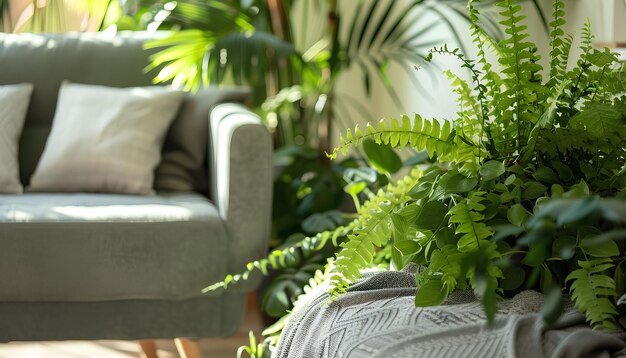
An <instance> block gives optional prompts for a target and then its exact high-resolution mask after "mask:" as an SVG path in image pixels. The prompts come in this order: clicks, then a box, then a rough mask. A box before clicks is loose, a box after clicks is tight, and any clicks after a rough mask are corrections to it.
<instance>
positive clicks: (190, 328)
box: [0, 292, 246, 342]
mask: <svg viewBox="0 0 626 358" xmlns="http://www.w3.org/2000/svg"><path fill="white" fill-rule="evenodd" d="M245 298H246V296H245V294H241V293H239V294H233V293H230V292H225V293H224V295H222V296H220V297H213V298H212V297H203V298H195V299H189V300H181V301H179V300H175V301H174V300H123V301H106V302H2V303H1V304H0V316H1V317H2V319H1V320H0V342H9V341H55V340H67V339H69V338H71V339H74V340H78V339H80V340H94V339H123V340H136V339H156V338H165V339H171V338H173V337H188V338H203V337H216V336H229V335H231V334H233V333H234V332H235V331H236V330H237V328H238V327H239V322H241V320H242V318H243V313H244V309H243V307H244V304H245Z"/></svg>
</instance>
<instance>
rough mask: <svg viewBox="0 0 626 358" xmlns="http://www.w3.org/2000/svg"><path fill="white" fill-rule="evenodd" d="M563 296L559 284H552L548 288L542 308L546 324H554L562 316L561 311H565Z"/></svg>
mask: <svg viewBox="0 0 626 358" xmlns="http://www.w3.org/2000/svg"><path fill="white" fill-rule="evenodd" d="M562 296H563V295H562V293H561V288H560V287H559V286H558V285H552V286H550V288H549V289H548V292H547V293H546V295H545V299H544V301H543V309H542V310H541V316H542V317H543V321H544V322H546V324H548V325H552V324H554V323H555V322H556V320H557V319H559V317H560V316H561V313H563V305H562V304H561V298H562Z"/></svg>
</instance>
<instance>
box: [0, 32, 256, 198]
mask: <svg viewBox="0 0 626 358" xmlns="http://www.w3.org/2000/svg"><path fill="white" fill-rule="evenodd" d="M164 35H165V33H156V34H154V33H143V32H127V33H124V32H122V33H118V34H117V35H115V36H112V35H111V34H107V33H70V34H2V33H0V68H2V71H0V84H11V83H19V82H31V83H33V84H34V85H35V89H34V91H33V94H32V99H31V103H30V106H29V109H28V114H27V117H26V123H25V126H24V130H23V134H22V137H21V139H20V153H19V163H20V177H21V180H22V183H23V184H28V183H29V181H30V177H31V175H32V173H33V172H34V170H35V167H36V165H37V162H38V161H39V158H40V156H41V154H42V152H43V149H44V145H45V143H46V138H47V136H48V133H49V132H50V126H51V123H52V119H53V117H54V111H55V108H56V103H57V95H58V92H59V87H60V85H61V83H62V82H63V81H64V80H69V81H72V82H78V83H87V84H97V85H104V86H112V87H136V86H149V85H152V79H153V78H154V76H155V75H156V73H157V72H156V71H150V72H148V73H145V72H144V69H145V68H146V66H147V65H148V63H149V61H148V57H149V56H150V54H152V53H154V52H155V51H156V50H154V49H153V50H144V49H143V43H144V42H145V41H146V40H149V39H154V38H158V37H162V36H164ZM42 48H45V51H43V50H42ZM69 54H71V56H70V55H69ZM208 97H209V98H210V100H209V101H207V98H208ZM245 97H247V91H245V90H243V89H233V88H221V89H218V88H217V87H209V88H208V89H206V90H205V91H201V92H200V96H190V95H189V96H186V98H185V100H184V101H183V104H182V107H181V111H180V113H181V116H179V117H178V118H176V119H175V120H174V122H173V123H172V127H171V129H172V131H171V132H170V134H171V135H168V136H167V137H166V141H165V144H164V147H163V154H162V156H163V159H164V163H163V165H162V166H161V167H159V169H157V172H156V177H155V180H156V182H155V187H156V188H157V189H168V190H178V189H177V188H180V187H183V186H184V187H186V188H193V190H197V191H200V192H206V187H207V184H206V171H207V168H206V166H205V165H204V164H205V162H206V150H207V147H206V145H204V146H202V147H200V146H199V145H198V144H201V143H206V141H207V139H206V138H207V135H208V130H205V129H206V127H207V125H206V120H207V114H208V109H209V108H210V106H212V105H215V104H217V103H220V102H224V101H242V100H243V99H244V98H245ZM187 107H189V108H187ZM204 108H205V109H204ZM185 114H186V115H185ZM188 119H192V123H188V122H187V120H188ZM190 132H193V136H191V137H189V136H186V134H187V133H190ZM183 134H185V135H183ZM198 138H199V140H198ZM198 155H201V157H199V156H198ZM181 158H182V161H178V160H179V159H181ZM198 163H200V164H198ZM198 165H202V167H201V168H199V167H198ZM162 175H165V176H167V177H165V176H164V177H163V178H162Z"/></svg>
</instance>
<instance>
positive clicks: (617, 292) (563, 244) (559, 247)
mask: <svg viewBox="0 0 626 358" xmlns="http://www.w3.org/2000/svg"><path fill="white" fill-rule="evenodd" d="M476 2H477V1H476V0H474V1H470V2H469V5H468V8H469V14H470V19H471V21H472V25H471V30H472V37H473V42H474V44H475V45H476V47H477V49H478V56H477V59H476V60H470V59H468V58H466V57H465V56H464V55H463V54H462V53H461V51H459V50H457V49H450V48H448V47H447V46H443V47H441V48H439V47H437V48H434V49H433V50H432V51H431V55H430V56H428V57H427V60H429V61H430V60H431V59H432V57H433V56H435V55H446V56H453V57H455V58H457V59H458V60H459V61H460V63H461V64H462V67H463V68H465V69H467V71H468V72H469V74H470V80H469V81H467V80H465V79H464V78H463V77H461V76H459V75H457V74H454V73H452V72H447V74H448V77H449V78H450V79H451V81H452V84H453V86H454V88H455V92H456V93H457V94H458V103H459V108H460V109H459V111H458V113H457V117H456V118H455V119H454V120H452V121H438V120H436V119H424V118H421V117H420V116H419V115H415V116H414V118H409V117H407V116H403V117H402V118H401V119H400V120H397V119H389V120H387V119H383V120H381V121H380V123H379V124H378V125H377V126H372V125H367V126H366V127H365V128H364V129H360V128H358V127H357V128H356V129H355V130H354V131H348V132H347V133H346V135H345V136H342V138H341V143H340V146H339V147H338V148H336V149H335V150H334V151H333V152H332V153H331V154H329V156H330V157H331V158H335V157H336V156H337V155H338V154H340V153H344V154H345V153H347V151H348V150H349V149H350V148H356V147H358V146H360V145H361V144H364V143H368V142H372V141H373V142H374V143H377V144H380V145H389V146H392V147H395V148H399V149H401V148H404V147H410V148H414V149H417V150H426V151H427V152H428V154H429V156H431V157H433V158H437V162H436V164H435V165H432V166H430V167H426V168H425V167H423V166H421V167H420V166H417V167H415V168H414V170H412V172H411V173H410V175H408V176H407V177H405V178H404V179H402V180H400V181H398V182H397V183H391V184H389V185H388V186H386V187H385V188H383V189H381V190H379V191H378V192H377V193H371V194H370V195H369V198H368V200H367V201H366V202H365V203H363V205H361V206H360V207H359V210H358V217H357V218H356V219H355V220H354V221H353V222H351V223H350V224H348V225H346V226H342V227H340V229H339V230H337V231H335V232H326V233H321V234H318V235H317V236H314V237H311V238H307V239H305V240H303V241H301V242H299V243H298V245H311V244H312V243H316V242H319V240H328V239H329V238H332V237H334V236H335V235H339V234H341V235H346V236H347V239H346V240H345V242H343V243H342V244H341V247H342V250H341V251H340V252H339V253H338V254H337V255H336V258H335V259H334V260H332V261H331V262H330V263H329V264H328V265H327V267H326V272H325V275H324V276H323V277H321V278H319V279H320V280H321V279H325V280H329V281H330V282H331V287H332V289H331V294H333V295H338V294H341V293H343V292H345V289H346V287H347V286H348V285H349V284H350V283H351V282H354V280H356V279H358V278H359V275H360V273H359V272H360V270H362V269H364V268H367V267H370V266H371V265H372V264H373V263H375V262H376V260H377V257H380V255H381V253H385V254H387V255H388V256H389V257H390V259H391V261H392V262H393V264H394V266H395V267H397V268H402V267H404V266H405V265H407V264H408V263H411V262H414V263H417V264H419V265H421V266H422V267H423V270H421V271H419V273H418V274H417V275H416V280H417V282H418V286H419V288H418V291H417V293H416V296H415V303H416V305H418V306H430V305H438V304H441V303H442V302H444V301H445V299H446V298H447V296H448V295H449V294H450V293H451V292H452V291H454V290H464V289H471V290H473V291H474V293H475V294H476V296H477V297H478V298H479V299H480V301H481V302H482V304H483V306H484V309H485V313H486V316H487V318H488V320H489V321H490V322H491V321H492V320H493V318H494V315H495V312H496V305H497V301H498V300H499V299H501V298H503V297H510V296H512V295H514V294H516V293H517V292H519V291H520V290H523V289H538V290H541V291H542V292H544V293H546V303H545V307H544V317H545V319H546V321H548V322H554V321H555V320H556V319H557V318H558V317H559V315H560V309H561V308H560V303H561V295H562V294H566V295H567V294H569V295H570V297H571V299H572V300H573V302H574V304H575V306H576V308H577V309H578V310H579V311H580V312H581V313H583V314H584V315H585V316H586V318H587V321H588V322H589V324H590V325H592V326H593V327H594V328H603V329H614V328H615V327H616V317H617V316H618V308H617V306H616V302H617V298H618V297H619V296H621V295H623V294H624V293H625V289H626V287H625V285H626V280H625V279H624V273H625V270H626V267H625V264H624V262H625V261H626V255H625V248H626V247H625V243H624V239H626V203H625V199H626V166H625V161H624V159H625V156H626V141H625V140H624V138H626V76H625V71H624V68H623V66H622V65H620V64H619V62H618V60H617V57H616V55H615V54H613V53H611V52H610V51H609V50H607V49H603V50H599V49H594V48H593V46H592V40H593V37H592V34H591V29H590V25H589V23H587V24H585V25H584V27H583V30H582V41H581V48H580V50H581V52H582V54H581V56H580V58H579V59H578V60H577V61H576V64H575V66H573V68H571V69H570V68H569V67H568V65H567V64H568V61H569V54H570V52H571V50H572V49H571V47H572V43H573V37H572V36H571V35H568V34H565V32H564V31H563V25H564V24H565V19H564V15H565V14H564V11H563V8H564V5H563V2H562V0H554V3H553V20H552V21H551V22H550V28H551V31H550V44H551V52H550V59H549V60H550V61H549V64H550V68H549V72H548V71H546V74H547V75H546V74H544V72H543V68H542V66H541V65H540V62H539V60H540V56H539V54H538V53H537V48H536V46H535V45H534V44H533V43H532V42H530V41H529V39H528V34H527V31H526V30H527V26H526V25H524V24H523V19H524V17H523V16H522V15H520V6H519V4H518V3H517V2H516V1H514V0H502V1H500V2H498V3H497V6H498V8H499V9H500V10H501V11H500V14H501V16H502V21H501V24H502V25H503V27H504V28H505V33H506V36H505V38H504V39H503V40H502V41H500V42H496V41H494V40H492V39H491V38H490V37H489V36H487V35H486V34H485V32H484V31H483V29H482V28H481V26H480V24H479V22H478V20H479V13H478V11H477V9H476V7H475V3H476ZM489 56H493V57H495V58H497V63H496V62H495V61H493V60H492V58H491V57H489ZM544 77H545V78H544ZM288 254H289V249H287V250H283V251H275V252H273V253H272V254H271V255H270V257H269V259H268V260H269V261H270V262H271V261H272V260H275V259H276V258H278V257H282V256H284V255H288ZM278 264H279V263H278ZM255 265H258V263H253V264H251V265H250V266H249V269H250V270H251V271H252V270H254V269H255V267H256V266H255ZM241 278H242V276H237V277H234V281H236V280H238V279H241ZM229 281H233V277H229ZM312 284H315V282H312ZM213 288H215V287H213Z"/></svg>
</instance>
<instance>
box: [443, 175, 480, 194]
mask: <svg viewBox="0 0 626 358" xmlns="http://www.w3.org/2000/svg"><path fill="white" fill-rule="evenodd" d="M450 173H452V174H451V175H448V174H450ZM476 184H478V179H477V178H473V177H472V178H468V177H466V176H465V175H463V174H461V173H453V172H448V173H446V174H445V175H444V176H443V177H442V178H441V181H440V182H439V185H441V187H443V188H444V190H445V191H446V192H448V193H466V192H468V191H470V190H472V189H474V188H475V187H476Z"/></svg>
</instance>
